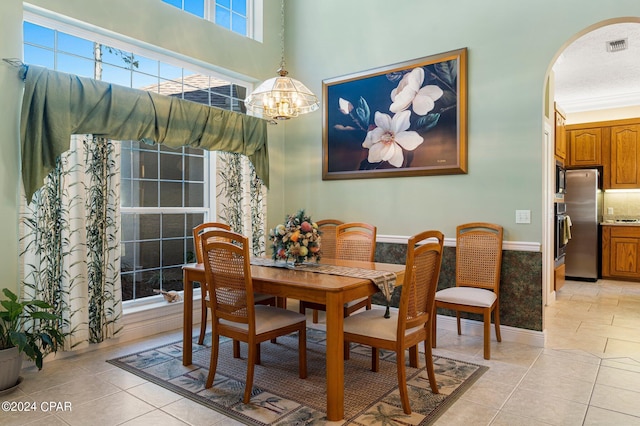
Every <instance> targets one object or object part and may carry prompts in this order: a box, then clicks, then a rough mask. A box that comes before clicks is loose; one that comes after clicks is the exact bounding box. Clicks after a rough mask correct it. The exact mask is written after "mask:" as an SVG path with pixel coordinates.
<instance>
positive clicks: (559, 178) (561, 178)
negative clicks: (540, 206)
mask: <svg viewBox="0 0 640 426" xmlns="http://www.w3.org/2000/svg"><path fill="white" fill-rule="evenodd" d="M566 184H567V177H566V170H565V168H564V164H562V162H561V161H558V160H556V195H557V196H560V197H563V196H564V193H565V192H566V188H567V186H566Z"/></svg>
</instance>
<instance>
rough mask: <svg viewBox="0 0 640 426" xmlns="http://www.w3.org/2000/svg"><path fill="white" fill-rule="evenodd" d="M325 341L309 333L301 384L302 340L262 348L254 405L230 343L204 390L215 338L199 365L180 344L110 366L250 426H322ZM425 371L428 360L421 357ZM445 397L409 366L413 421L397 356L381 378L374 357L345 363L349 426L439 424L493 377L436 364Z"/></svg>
mask: <svg viewBox="0 0 640 426" xmlns="http://www.w3.org/2000/svg"><path fill="white" fill-rule="evenodd" d="M325 337H326V335H325V333H324V331H323V330H317V329H312V328H309V329H308V330H307V369H308V377H307V378H306V379H300V378H299V377H298V355H297V342H298V339H297V336H296V335H295V334H293V335H289V336H284V337H279V338H278V339H277V342H276V343H271V342H265V343H263V344H262V346H261V365H256V367H255V378H254V384H253V390H252V396H251V402H250V404H243V403H242V395H243V392H244V381H245V378H246V355H247V354H246V345H244V344H242V345H241V346H242V350H241V357H240V358H233V356H232V342H231V341H230V340H229V339H226V338H223V339H222V340H221V342H220V354H219V357H218V371H217V373H216V376H215V380H214V384H213V387H212V388H210V389H205V388H204V385H205V381H206V378H207V374H208V366H209V357H210V356H211V348H210V346H211V340H210V339H211V336H210V335H208V336H207V340H205V344H204V345H202V346H200V345H198V344H194V345H193V364H192V365H190V366H186V367H185V366H183V365H182V342H176V343H173V344H168V345H165V346H161V347H157V348H154V349H149V350H145V351H142V352H138V353H135V354H131V355H127V356H123V357H120V358H117V359H112V360H109V361H107V362H109V363H111V364H113V365H116V366H118V367H120V368H122V369H124V370H127V371H129V372H131V373H133V374H136V375H138V376H140V377H142V378H144V379H146V380H148V381H150V382H153V383H156V384H158V385H160V386H162V387H164V388H166V389H169V390H171V391H173V392H175V393H177V394H179V395H182V396H183V397H185V398H189V399H191V400H193V401H196V402H198V403H200V404H202V405H204V406H206V407H209V408H211V409H212V410H215V411H218V412H220V413H223V414H225V415H227V416H229V417H231V418H234V419H236V420H238V421H240V422H242V423H245V424H248V425H261V426H263V425H293V424H295V425H317V424H324V423H325V422H326V421H327V420H326V414H325V413H326V386H325V384H326V382H325V372H326V368H325V365H326V364H325ZM420 355H421V356H420V362H421V364H424V355H423V354H420ZM434 366H435V372H436V381H437V382H438V388H439V391H440V393H439V394H433V393H432V392H431V388H430V386H429V379H428V378H427V373H426V371H425V369H424V367H423V368H418V369H416V368H412V367H409V366H407V383H408V385H409V397H410V400H411V409H412V413H411V414H410V415H406V414H404V412H403V411H402V407H401V404H400V396H399V393H398V387H397V373H396V365H395V353H393V352H386V351H381V361H380V371H379V372H377V373H374V372H372V371H371V370H370V368H371V349H370V348H369V347H366V346H360V345H352V350H351V357H350V359H349V360H347V361H345V363H344V374H345V379H344V382H345V391H344V400H345V403H344V416H345V422H344V424H347V425H372V424H385V425H389V424H403V425H428V424H431V423H433V422H434V421H435V420H436V419H437V418H438V417H439V416H440V415H441V414H442V413H443V412H444V411H446V409H447V408H448V407H449V406H450V405H451V404H452V403H453V402H455V400H456V399H458V398H459V397H460V395H462V394H463V393H464V391H465V390H466V389H468V388H469V387H470V386H471V385H472V384H473V383H474V382H475V381H476V380H477V379H478V378H479V377H480V376H481V375H482V374H483V373H484V372H485V371H486V370H487V369H488V367H485V366H480V365H475V364H471V363H467V362H463V361H458V360H454V359H450V358H444V357H437V356H435V357H434Z"/></svg>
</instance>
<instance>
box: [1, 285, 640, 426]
mask: <svg viewBox="0 0 640 426" xmlns="http://www.w3.org/2000/svg"><path fill="white" fill-rule="evenodd" d="M290 308H292V307H291V306H290ZM296 309H297V308H296ZM309 314H310V312H309ZM545 315H546V317H545V320H546V327H547V344H546V347H545V348H534V347H530V346H527V345H522V344H517V343H511V342H502V343H497V342H493V343H492V347H491V355H492V359H491V360H490V361H486V360H484V359H483V358H482V338H481V337H472V336H457V335H456V334H455V333H453V332H447V331H444V330H439V334H438V348H437V349H436V350H435V353H437V354H439V355H443V356H452V357H454V358H458V359H464V360H468V361H471V362H475V363H478V364H485V365H488V366H489V367H490V369H489V371H488V372H487V373H486V374H484V375H483V376H482V377H481V378H480V380H478V382H477V383H476V384H475V385H474V386H473V387H472V388H471V389H469V390H468V391H467V392H466V393H465V394H464V395H463V396H462V397H461V398H460V400H458V402H456V403H455V404H454V405H453V406H452V407H451V408H450V409H449V410H448V411H447V412H446V413H444V414H443V415H442V417H440V419H439V420H438V421H437V423H436V424H437V425H439V426H444V425H446V426H450V425H465V426H467V425H474V426H475V425H493V426H498V425H518V426H520V425H563V426H564V425H640V403H639V402H640V284H638V283H626V282H618V281H609V280H600V281H598V282H597V283H586V282H571V281H569V282H567V284H566V285H565V286H564V287H563V288H562V289H561V291H559V292H558V294H557V300H556V302H555V303H554V304H553V305H551V306H548V307H547V308H546V310H545ZM180 338H181V334H180V332H175V333H169V334H164V335H162V336H152V337H150V338H147V339H144V340H140V341H136V342H133V343H128V344H123V345H119V346H115V347H109V348H105V349H101V350H97V351H93V352H87V353H83V354H80V355H73V356H67V357H65V358H64V359H58V360H54V361H50V362H47V363H46V364H45V368H44V369H43V370H42V371H40V372H36V371H35V370H33V369H26V370H25V371H24V372H23V376H24V377H25V380H24V382H23V383H22V384H21V386H20V389H19V390H18V391H16V392H14V393H12V394H10V395H6V396H0V401H2V400H7V399H11V400H17V401H22V402H26V401H30V402H36V404H37V406H38V407H41V405H40V403H41V402H42V401H70V402H71V403H72V407H73V411H71V412H65V411H59V412H42V411H41V410H38V411H36V412H22V413H6V412H0V424H2V425H24V424H29V423H36V422H37V423H38V424H49V425H96V426H97V425H120V424H122V425H154V426H164V425H168V426H171V425H185V424H190V425H225V426H226V425H234V424H237V422H235V421H233V420H231V419H229V418H225V417H224V416H222V415H220V414H218V413H216V412H213V411H211V410H208V409H206V408H204V407H202V406H201V405H199V404H196V403H194V402H191V401H189V400H187V399H184V398H182V397H180V396H179V395H176V394H173V393H171V392H168V391H166V390H165V389H163V388H161V387H158V386H156V385H154V384H152V383H149V382H146V381H145V380H143V379H141V378H139V377H137V376H134V375H132V374H130V373H127V372H125V371H123V370H121V369H119V368H116V367H113V366H112V365H111V364H107V363H106V362H105V360H107V359H111V358H114V357H116V356H119V355H124V354H127V353H131V352H134V351H137V350H140V349H142V348H145V347H149V346H157V345H160V344H162V343H166V342H171V341H175V340H179V339H180ZM43 422H44V423H43Z"/></svg>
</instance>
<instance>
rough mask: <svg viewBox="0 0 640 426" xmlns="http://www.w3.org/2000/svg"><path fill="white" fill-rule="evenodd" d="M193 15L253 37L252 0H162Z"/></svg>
mask: <svg viewBox="0 0 640 426" xmlns="http://www.w3.org/2000/svg"><path fill="white" fill-rule="evenodd" d="M162 1H163V2H164V3H167V4H170V5H172V6H175V7H177V8H178V9H182V10H184V11H185V12H188V13H191V14H192V15H196V16H199V17H200V18H204V19H207V20H209V21H211V22H214V23H215V24H216V25H220V26H221V27H223V28H226V29H228V30H231V31H233V32H235V33H238V34H241V35H243V36H246V37H253V35H252V34H251V31H250V29H251V25H250V19H249V17H250V14H249V11H250V7H251V5H252V0H162Z"/></svg>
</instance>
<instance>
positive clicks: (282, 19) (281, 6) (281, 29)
mask: <svg viewBox="0 0 640 426" xmlns="http://www.w3.org/2000/svg"><path fill="white" fill-rule="evenodd" d="M280 57H281V59H280V69H281V70H284V69H285V62H284V0H280Z"/></svg>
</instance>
